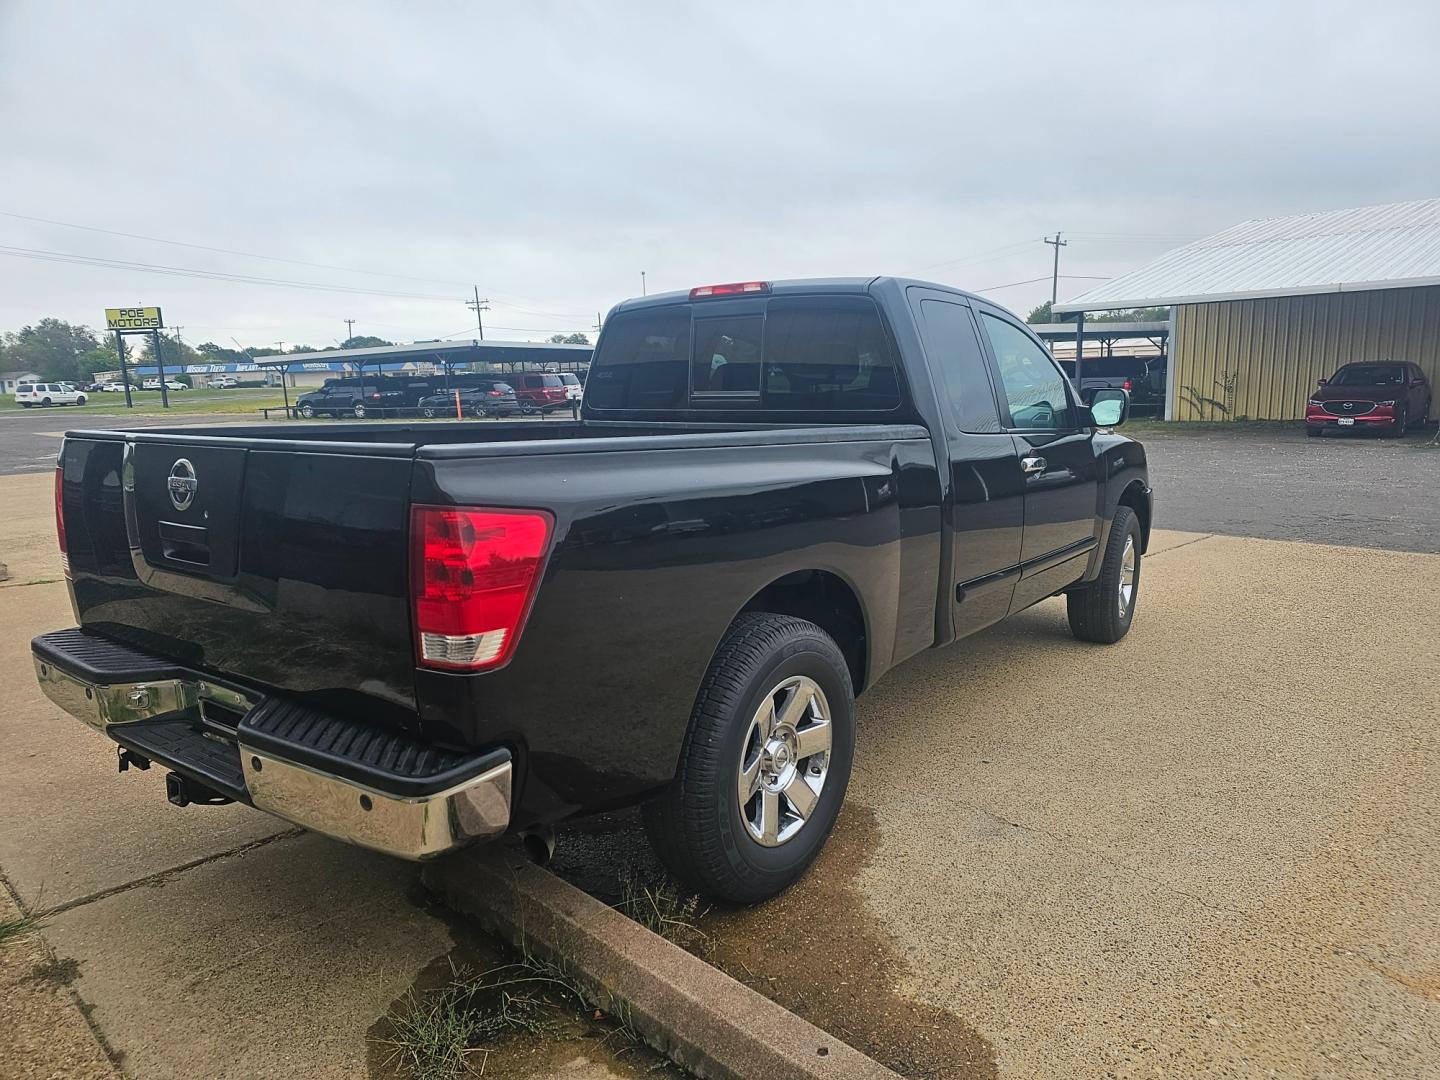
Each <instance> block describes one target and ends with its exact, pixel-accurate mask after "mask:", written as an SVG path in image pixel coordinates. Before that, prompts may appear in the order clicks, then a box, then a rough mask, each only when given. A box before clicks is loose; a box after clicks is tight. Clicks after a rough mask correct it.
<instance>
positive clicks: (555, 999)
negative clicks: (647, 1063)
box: [382, 955, 629, 1080]
mask: <svg viewBox="0 0 1440 1080" xmlns="http://www.w3.org/2000/svg"><path fill="white" fill-rule="evenodd" d="M588 1005H589V1003H588V1002H587V1001H586V998H585V995H584V994H583V993H582V991H581V988H580V986H579V985H578V984H577V983H576V982H575V981H574V980H573V979H571V978H570V976H569V975H568V974H566V972H565V971H564V970H563V969H561V968H560V967H558V966H557V965H554V964H551V963H548V962H546V961H544V960H542V959H539V958H537V957H534V956H530V955H526V956H524V957H523V958H522V959H520V960H518V961H516V962H515V963H513V964H504V965H501V966H500V967H494V968H491V969H489V970H488V971H482V972H480V973H478V974H476V973H475V972H473V971H471V970H470V969H469V968H466V967H463V966H462V967H453V966H452V968H451V979H450V982H449V983H448V984H447V985H445V986H442V987H440V988H438V989H436V990H432V991H428V992H424V993H419V994H416V993H414V992H412V993H410V994H408V995H407V996H406V998H405V1001H404V1003H403V1005H402V1007H401V1009H400V1010H399V1011H398V1012H397V1013H396V1014H395V1015H392V1016H391V1024H392V1026H393V1031H394V1033H393V1034H392V1035H391V1037H390V1038H388V1039H385V1040H383V1043H382V1045H385V1046H388V1047H389V1048H390V1055H389V1058H388V1060H387V1064H388V1065H391V1066H398V1067H399V1068H400V1069H402V1070H403V1071H405V1072H406V1073H408V1074H409V1075H411V1076H413V1077H414V1078H415V1080H452V1078H453V1077H456V1076H460V1075H461V1074H462V1073H464V1072H465V1071H466V1069H468V1068H469V1062H470V1059H471V1057H472V1056H474V1055H476V1054H480V1055H485V1056H488V1054H489V1053H490V1050H491V1049H492V1048H493V1046H494V1045H495V1044H496V1043H497V1042H498V1041H500V1040H501V1039H504V1038H505V1037H507V1036H511V1035H530V1036H542V1037H543V1036H547V1035H553V1034H556V1032H557V1028H558V1024H557V1013H558V1010H560V1009H562V1008H567V1007H575V1006H578V1007H580V1008H581V1009H588ZM622 1030H626V1029H625V1027H624V1025H622ZM626 1033H627V1034H629V1032H628V1030H626ZM483 1061H484V1058H483V1057H482V1059H481V1062H482V1069H483Z"/></svg>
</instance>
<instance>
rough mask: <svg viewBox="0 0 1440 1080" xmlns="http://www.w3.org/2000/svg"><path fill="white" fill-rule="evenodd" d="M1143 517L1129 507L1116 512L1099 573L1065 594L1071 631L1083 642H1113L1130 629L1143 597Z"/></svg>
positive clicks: (1107, 643) (1108, 643) (1106, 643)
mask: <svg viewBox="0 0 1440 1080" xmlns="http://www.w3.org/2000/svg"><path fill="white" fill-rule="evenodd" d="M1140 544H1141V540H1140V518H1139V517H1137V516H1136V514H1135V511H1134V510H1131V509H1130V507H1128V506H1122V507H1120V508H1118V509H1117V510H1116V511H1115V518H1114V520H1113V521H1111V523H1110V538H1109V539H1108V540H1107V541H1106V543H1105V556H1104V559H1103V560H1102V561H1101V563H1100V575H1099V577H1097V578H1096V579H1095V580H1094V581H1093V582H1091V583H1090V584H1089V585H1087V586H1085V587H1084V588H1081V589H1072V590H1071V591H1070V593H1069V594H1068V595H1067V596H1066V597H1065V602H1066V606H1067V611H1068V614H1069V616H1070V632H1071V633H1072V634H1074V635H1075V636H1076V637H1077V638H1079V639H1080V640H1081V641H1096V642H1099V643H1101V644H1102V645H1110V644H1113V643H1114V642H1116V641H1119V640H1120V639H1121V638H1123V637H1124V636H1125V635H1126V634H1128V633H1129V632H1130V623H1131V622H1132V621H1133V620H1134V618H1135V604H1136V602H1137V601H1138V600H1139V599H1140Z"/></svg>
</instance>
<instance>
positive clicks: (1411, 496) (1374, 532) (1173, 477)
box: [1134, 425, 1440, 553]
mask: <svg viewBox="0 0 1440 1080" xmlns="http://www.w3.org/2000/svg"><path fill="white" fill-rule="evenodd" d="M1134 435H1135V437H1136V438H1138V439H1140V440H1141V441H1142V442H1144V444H1145V447H1146V450H1147V452H1148V455H1149V459H1150V476H1151V482H1152V483H1153V484H1154V487H1155V491H1156V504H1155V517H1156V520H1157V522H1159V523H1160V524H1161V525H1163V526H1164V527H1165V528H1167V529H1187V530H1190V531H1193V532H1215V533H1224V534H1227V535H1230V536H1262V537H1267V538H1270V539H1274V540H1308V541H1311V542H1314V543H1319V544H1344V545H1347V546H1350V547H1377V548H1390V549H1393V550H1395V551H1427V552H1432V553H1434V552H1440V450H1436V449H1434V448H1428V449H1427V448H1426V444H1427V443H1428V442H1429V441H1430V440H1431V439H1432V438H1433V437H1434V435H1435V429H1434V428H1433V427H1431V428H1428V429H1426V430H1425V431H1424V432H1420V431H1412V432H1409V433H1408V434H1407V435H1406V437H1405V438H1404V439H1380V438H1375V437H1374V436H1370V435H1360V436H1344V437H1337V436H1333V435H1331V436H1326V437H1325V438H1323V439H1311V438H1307V437H1306V435H1305V432H1304V431H1302V430H1300V429H1299V428H1298V427H1296V426H1281V425H1255V426H1248V425H1247V426H1235V427H1228V426H1220V425H1216V426H1214V427H1209V426H1187V427H1183V428H1178V429H1171V430H1157V429H1154V428H1149V427H1146V428H1141V429H1139V430H1136V431H1135V432H1134Z"/></svg>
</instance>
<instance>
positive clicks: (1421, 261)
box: [1055, 199, 1440, 420]
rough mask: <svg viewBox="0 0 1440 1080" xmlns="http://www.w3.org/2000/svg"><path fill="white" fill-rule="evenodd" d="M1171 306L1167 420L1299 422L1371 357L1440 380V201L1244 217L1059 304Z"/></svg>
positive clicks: (1070, 308) (1068, 308) (1069, 307)
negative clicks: (1334, 378)
mask: <svg viewBox="0 0 1440 1080" xmlns="http://www.w3.org/2000/svg"><path fill="white" fill-rule="evenodd" d="M1164 306H1168V307H1170V309H1171V316H1170V334H1169V338H1170V347H1169V354H1170V362H1169V368H1168V371H1167V373H1166V387H1165V416H1166V418H1167V419H1174V420H1227V419H1229V420H1236V419H1242V418H1243V419H1252V420H1297V419H1300V418H1302V417H1303V416H1304V415H1305V402H1306V400H1307V399H1308V397H1309V394H1310V391H1311V390H1313V389H1314V388H1315V385H1316V382H1317V380H1319V379H1323V378H1328V377H1329V376H1330V375H1332V374H1334V372H1335V369H1336V368H1338V367H1339V366H1340V365H1342V364H1347V363H1350V362H1351V361H1358V360H1396V361H1410V362H1411V363H1415V364H1419V365H1420V367H1421V368H1422V369H1424V371H1425V373H1426V375H1427V376H1428V377H1429V379H1430V380H1431V382H1432V383H1440V199H1421V200H1419V201H1416V202H1404V203H1393V204H1390V205H1386V206H1365V207H1359V208H1356V209H1352V210H1332V211H1327V212H1323V213H1314V214H1294V215H1291V216H1288V217H1277V218H1257V219H1255V220H1253V221H1246V222H1242V223H1241V224H1239V225H1235V226H1233V227H1232V228H1229V229H1226V230H1224V231H1223V232H1219V233H1216V234H1215V235H1214V236H1209V237H1206V238H1205V239H1203V240H1199V241H1196V242H1195V243H1193V244H1190V245H1188V246H1186V247H1183V248H1178V249H1176V250H1174V251H1171V252H1169V253H1167V254H1165V255H1162V256H1161V257H1160V258H1158V259H1156V260H1155V261H1154V262H1152V263H1150V264H1149V265H1148V266H1142V267H1141V268H1140V269H1138V270H1135V271H1132V272H1131V273H1129V274H1125V275H1123V276H1121V277H1118V278H1115V279H1113V280H1111V281H1107V282H1106V283H1105V284H1103V285H1101V286H1099V287H1098V288H1095V289H1091V290H1090V291H1089V292H1087V293H1084V294H1083V295H1081V296H1077V297H1076V298H1075V299H1074V300H1071V301H1069V302H1067V303H1064V304H1059V305H1057V306H1056V307H1055V313H1056V315H1057V316H1058V315H1062V314H1070V315H1074V314H1077V313H1080V312H1087V311H1114V310H1120V309H1129V308H1140V307H1164ZM1094 328H1095V329H1096V330H1101V329H1103V324H1095V327H1094ZM1072 341H1073V338H1072Z"/></svg>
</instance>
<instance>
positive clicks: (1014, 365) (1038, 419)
mask: <svg viewBox="0 0 1440 1080" xmlns="http://www.w3.org/2000/svg"><path fill="white" fill-rule="evenodd" d="M980 323H981V325H982V326H984V327H985V333H986V335H987V336H988V337H989V338H990V344H991V347H992V348H993V349H994V351H995V363H996V366H997V367H998V368H999V370H1000V390H1001V392H1002V393H1003V394H1004V395H1005V399H1006V401H1007V402H1008V403H1009V406H1010V421H1011V426H1012V427H1015V428H1018V429H1020V430H1024V431H1064V430H1067V429H1071V428H1074V427H1075V426H1076V424H1075V411H1074V409H1073V407H1072V406H1071V404H1070V395H1069V394H1067V393H1066V391H1065V376H1064V375H1062V374H1061V373H1060V369H1059V368H1058V367H1056V366H1055V361H1054V360H1052V359H1050V354H1049V353H1047V352H1046V351H1045V350H1044V349H1042V348H1041V347H1040V346H1039V345H1037V344H1035V342H1034V341H1033V340H1032V339H1031V338H1030V335H1029V334H1027V333H1025V331H1023V330H1021V329H1020V328H1019V327H1018V326H1014V325H1012V324H1011V323H1009V322H1006V321H1005V320H1004V319H998V318H996V317H995V316H993V315H988V314H982V315H981V316H980Z"/></svg>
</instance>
